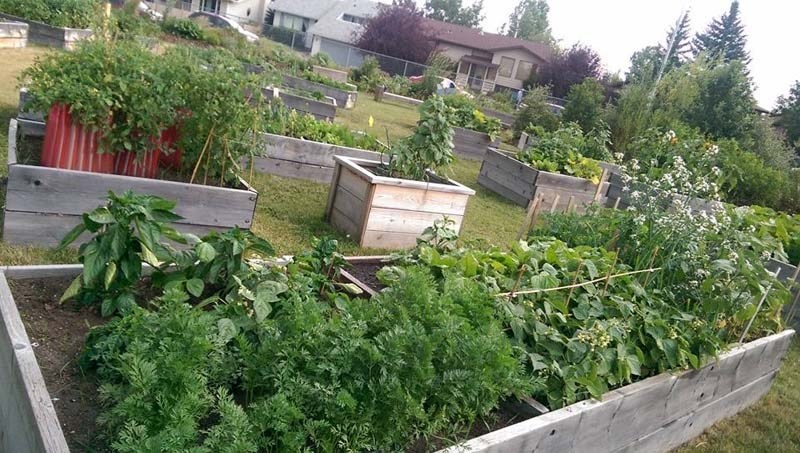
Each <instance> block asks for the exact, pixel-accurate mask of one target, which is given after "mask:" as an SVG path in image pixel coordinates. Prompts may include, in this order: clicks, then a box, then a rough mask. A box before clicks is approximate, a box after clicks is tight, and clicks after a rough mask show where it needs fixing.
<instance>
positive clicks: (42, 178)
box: [3, 120, 258, 246]
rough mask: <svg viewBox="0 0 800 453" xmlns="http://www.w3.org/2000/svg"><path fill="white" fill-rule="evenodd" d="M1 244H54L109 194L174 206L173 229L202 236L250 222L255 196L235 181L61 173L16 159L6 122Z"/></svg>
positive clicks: (13, 131)
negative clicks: (233, 184) (128, 193)
mask: <svg viewBox="0 0 800 453" xmlns="http://www.w3.org/2000/svg"><path fill="white" fill-rule="evenodd" d="M8 137H9V147H8V151H9V152H8V184H7V189H6V204H5V209H4V221H3V240H4V241H6V242H9V243H14V244H35V245H39V246H54V245H57V244H58V243H59V242H60V241H61V239H62V238H63V237H64V235H65V234H66V233H67V232H69V231H70V230H71V229H72V228H73V227H75V225H77V224H78V223H79V222H80V219H81V215H82V214H83V213H84V212H87V211H90V210H92V209H94V208H96V207H98V206H101V205H103V204H105V202H106V198H107V196H108V192H109V191H114V192H116V193H122V192H125V191H127V190H133V191H135V192H139V193H147V194H152V195H157V196H160V197H162V198H166V199H170V200H176V201H177V202H178V208H177V209H176V212H177V214H179V215H180V216H182V217H183V219H182V220H180V221H178V222H177V225H176V227H177V228H178V229H179V230H181V231H184V232H188V233H194V234H198V235H202V234H204V233H206V232H208V231H210V230H215V229H228V228H233V227H234V226H238V227H239V228H242V229H249V228H250V227H251V226H252V223H253V214H254V212H255V207H256V201H257V199H258V192H256V191H255V189H253V188H252V187H250V186H249V185H248V184H247V183H246V182H245V181H243V180H240V181H239V182H240V187H239V188H236V189H231V188H226V187H214V186H205V185H200V184H188V183H183V182H176V181H164V180H157V179H146V178H136V177H131V176H119V175H109V174H101V173H90V172H84V171H74V170H62V169H58V168H48V167H40V166H36V165H26V164H22V163H19V162H18V161H17V152H16V151H17V149H16V137H17V124H16V121H15V120H11V124H10V126H9V133H8Z"/></svg>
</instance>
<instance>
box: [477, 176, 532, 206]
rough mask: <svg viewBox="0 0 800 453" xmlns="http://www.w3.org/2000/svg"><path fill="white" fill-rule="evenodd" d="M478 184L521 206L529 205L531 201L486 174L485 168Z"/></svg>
mask: <svg viewBox="0 0 800 453" xmlns="http://www.w3.org/2000/svg"><path fill="white" fill-rule="evenodd" d="M478 184H480V185H481V186H483V187H486V188H487V189H489V190H491V191H492V192H494V193H496V194H497V195H499V196H501V197H503V198H505V199H506V200H508V201H511V202H512V203H514V204H517V205H519V206H527V205H528V203H529V202H530V200H529V199H528V198H527V197H525V196H523V195H520V194H518V193H516V192H514V191H513V190H511V189H509V188H507V187H505V186H503V185H502V184H500V183H498V182H497V181H495V180H493V179H492V178H490V177H489V176H486V174H485V173H484V171H483V170H481V173H480V174H479V175H478Z"/></svg>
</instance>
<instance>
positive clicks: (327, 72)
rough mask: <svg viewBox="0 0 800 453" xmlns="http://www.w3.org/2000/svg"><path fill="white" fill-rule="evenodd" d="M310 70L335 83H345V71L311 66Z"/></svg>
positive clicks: (346, 75)
mask: <svg viewBox="0 0 800 453" xmlns="http://www.w3.org/2000/svg"><path fill="white" fill-rule="evenodd" d="M311 70H312V71H314V72H315V73H317V74H319V75H323V76H325V77H327V78H329V79H331V80H335V81H337V82H342V83H347V77H348V75H349V74H348V73H347V71H340V70H338V69H333V68H326V67H325V66H317V65H313V66H311Z"/></svg>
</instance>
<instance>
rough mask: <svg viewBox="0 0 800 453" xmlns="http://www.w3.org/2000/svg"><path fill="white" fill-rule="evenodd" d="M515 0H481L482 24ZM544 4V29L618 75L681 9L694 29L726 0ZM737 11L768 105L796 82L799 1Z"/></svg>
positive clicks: (492, 26)
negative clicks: (579, 45) (546, 15)
mask: <svg viewBox="0 0 800 453" xmlns="http://www.w3.org/2000/svg"><path fill="white" fill-rule="evenodd" d="M517 1H518V0H484V14H485V15H486V17H485V19H484V21H483V23H482V24H481V25H482V28H483V29H484V30H485V31H488V32H495V33H496V32H497V31H498V29H499V28H500V26H501V25H502V24H503V23H505V22H507V21H508V16H509V14H510V13H511V11H512V10H513V9H514V6H516V4H517ZM418 3H420V4H424V0H418ZM464 3H465V4H469V3H471V0H464ZM548 4H549V5H550V16H549V19H550V27H551V29H552V31H553V36H554V37H555V38H556V39H557V40H558V41H559V45H560V46H561V47H569V46H571V45H573V44H575V43H578V42H580V43H582V44H586V45H588V46H589V47H591V48H593V49H594V50H595V51H597V53H598V54H600V57H601V58H602V60H603V64H604V66H605V69H606V70H608V71H610V72H617V71H619V72H620V74H621V75H624V74H625V72H626V70H627V69H628V67H629V65H630V56H631V54H633V52H635V51H636V50H639V49H641V48H642V47H645V46H648V45H652V44H656V43H658V42H662V41H664V40H665V38H666V33H667V30H668V29H669V28H670V27H671V26H672V25H673V24H674V23H675V22H676V21H677V19H678V17H679V16H680V14H681V11H682V10H684V9H688V10H689V18H690V20H691V25H692V30H693V32H698V31H702V30H704V29H705V28H706V26H707V25H708V24H709V23H710V22H711V20H712V19H713V18H715V17H718V16H721V15H722V14H724V13H725V12H727V11H728V8H729V7H730V0H696V1H688V0H549V1H548ZM739 10H740V16H741V18H742V23H743V25H744V28H745V33H746V34H747V50H748V51H749V52H750V57H751V58H752V62H751V63H750V66H749V68H750V74H751V76H752V77H753V81H754V83H755V86H756V91H755V96H756V100H757V101H758V104H759V105H760V106H762V107H766V108H769V109H771V108H772V107H774V105H775V100H776V99H777V97H778V96H779V95H785V94H787V93H788V92H789V87H790V86H791V85H792V84H793V83H794V81H795V80H800V57H799V56H798V53H797V51H796V47H795V46H796V43H797V39H796V38H792V36H795V37H796V36H798V35H795V34H794V32H792V30H796V28H797V27H798V24H797V21H798V18H800V0H740V4H739Z"/></svg>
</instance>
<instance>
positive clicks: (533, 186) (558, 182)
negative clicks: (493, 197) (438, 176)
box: [478, 148, 604, 211]
mask: <svg viewBox="0 0 800 453" xmlns="http://www.w3.org/2000/svg"><path fill="white" fill-rule="evenodd" d="M478 184H480V185H482V186H483V187H486V188H487V189H489V190H491V191H492V192H494V193H496V194H498V195H500V196H501V197H503V198H505V199H507V200H510V201H512V202H514V203H516V204H518V205H520V206H528V204H530V202H531V200H534V199H535V198H536V197H539V199H540V200H541V201H540V203H541V204H540V205H541V206H542V207H543V208H547V209H550V210H551V211H566V210H569V209H577V210H581V209H583V208H584V207H585V206H586V205H589V204H591V203H594V202H595V201H599V200H600V197H601V196H602V188H603V187H604V185H603V184H604V183H603V182H602V181H601V184H600V187H598V185H597V184H594V183H593V182H591V181H589V180H588V179H583V178H576V177H574V176H568V175H561V174H558V173H550V172H546V171H541V170H537V169H535V168H533V167H531V166H530V165H528V164H526V163H524V162H520V161H519V160H517V159H515V158H514V157H512V156H511V155H508V154H506V153H503V152H502V151H498V150H494V149H491V148H489V149H488V150H486V157H485V158H484V160H483V164H482V165H481V171H480V174H479V175H478Z"/></svg>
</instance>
